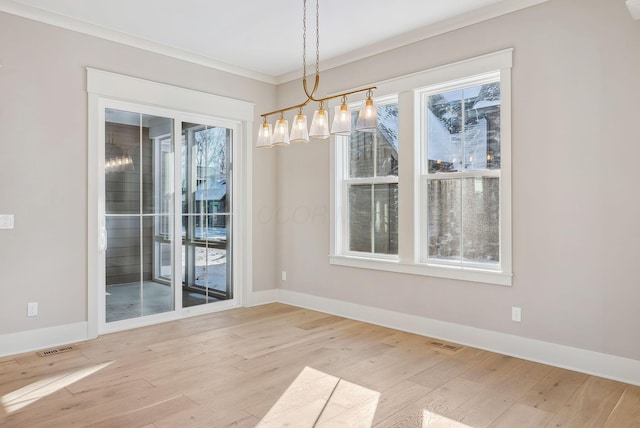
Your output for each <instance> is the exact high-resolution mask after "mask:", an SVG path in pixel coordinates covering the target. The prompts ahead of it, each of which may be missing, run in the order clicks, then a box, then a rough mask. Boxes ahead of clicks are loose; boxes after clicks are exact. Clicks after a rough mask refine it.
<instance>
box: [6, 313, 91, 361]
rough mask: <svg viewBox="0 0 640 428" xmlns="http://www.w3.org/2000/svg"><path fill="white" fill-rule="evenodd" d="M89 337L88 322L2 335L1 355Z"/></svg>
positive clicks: (64, 343)
mask: <svg viewBox="0 0 640 428" xmlns="http://www.w3.org/2000/svg"><path fill="white" fill-rule="evenodd" d="M87 339H88V331H87V322H86V321H83V322H78V323H74V324H64V325H58V326H55V327H47V328H40V329H37V330H27V331H22V332H19V333H9V334H2V335H0V357H5V356H7V355H16V354H22V353H24V352H31V351H38V350H41V349H46V348H52V347H55V346H61V345H66V344H69V343H75V342H82V341H84V340H87Z"/></svg>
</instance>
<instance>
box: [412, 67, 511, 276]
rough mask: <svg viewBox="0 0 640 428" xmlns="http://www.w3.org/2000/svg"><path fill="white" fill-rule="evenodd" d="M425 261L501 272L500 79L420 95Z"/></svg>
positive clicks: (484, 80)
mask: <svg viewBox="0 0 640 428" xmlns="http://www.w3.org/2000/svg"><path fill="white" fill-rule="evenodd" d="M421 98H422V103H421V109H420V111H421V116H422V121H423V127H422V129H423V130H424V131H423V138H422V140H423V144H424V146H423V150H422V153H424V155H425V156H424V158H423V162H422V168H423V173H422V180H421V181H422V190H421V195H420V196H421V198H422V199H423V201H424V203H423V206H424V207H425V209H424V211H423V213H422V218H421V222H422V225H423V236H422V237H423V245H422V257H421V259H422V261H424V262H426V263H432V264H441V265H452V266H468V267H477V268H482V269H499V267H500V160H501V157H500V135H501V133H500V75H499V73H496V74H495V75H490V76H483V77H482V78H480V79H476V80H475V81H472V82H469V81H468V80H467V81H464V82H462V83H459V82H453V83H452V84H450V85H448V86H447V87H438V88H437V89H435V90H429V89H427V90H425V91H422V92H421Z"/></svg>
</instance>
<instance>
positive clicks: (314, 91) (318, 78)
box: [302, 74, 320, 101]
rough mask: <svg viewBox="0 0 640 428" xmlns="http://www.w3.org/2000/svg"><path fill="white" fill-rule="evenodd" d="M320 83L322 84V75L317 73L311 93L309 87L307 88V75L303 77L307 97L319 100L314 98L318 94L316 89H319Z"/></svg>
mask: <svg viewBox="0 0 640 428" xmlns="http://www.w3.org/2000/svg"><path fill="white" fill-rule="evenodd" d="M319 85H320V75H318V74H316V79H315V83H314V84H313V90H312V91H311V93H309V89H308V88H307V77H306V76H305V77H304V78H303V79H302V87H303V88H304V93H305V95H306V96H307V98H309V100H311V101H318V100H316V99H315V98H313V96H314V95H315V94H316V91H317V90H318V86H319ZM307 101H308V100H307Z"/></svg>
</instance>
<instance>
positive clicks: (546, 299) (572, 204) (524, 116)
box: [277, 0, 640, 360]
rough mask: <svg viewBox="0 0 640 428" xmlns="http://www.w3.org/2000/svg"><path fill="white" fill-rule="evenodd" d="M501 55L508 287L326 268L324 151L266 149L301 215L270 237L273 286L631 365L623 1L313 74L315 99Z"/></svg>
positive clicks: (631, 139)
mask: <svg viewBox="0 0 640 428" xmlns="http://www.w3.org/2000/svg"><path fill="white" fill-rule="evenodd" d="M509 47H513V48H514V49H515V51H514V66H513V74H512V76H513V86H512V91H513V110H512V112H513V122H512V124H513V133H512V136H513V139H512V147H513V158H512V162H513V179H512V183H513V247H514V248H513V260H514V265H513V271H514V277H513V287H503V286H497V285H486V284H479V283H472V282H463V281H455V280H448V279H439V278H431V277H423V276H413V275H405V274H395V273H388V272H379V271H371V270H365V269H356V268H348V267H339V266H331V265H329V260H328V257H327V255H328V253H329V186H328V183H329V143H327V142H312V143H311V144H307V145H305V146H295V147H294V146H292V147H288V148H287V149H286V150H279V151H278V157H279V158H278V166H279V174H278V194H279V203H280V209H281V210H287V212H295V211H296V210H297V212H298V213H299V215H298V217H289V218H287V217H286V216H283V217H282V218H281V219H280V221H279V222H278V225H277V226H278V243H279V246H278V248H279V251H278V268H279V270H286V271H287V274H288V275H287V281H286V282H281V283H280V287H281V288H284V289H288V290H293V291H297V292H302V293H308V294H311V295H316V296H321V297H327V298H332V299H338V300H342V301H347V302H353V303H358V304H362V305H368V306H372V307H377V308H383V309H388V310H393V311H399V312H402V313H407V314H412V315H418V316H424V317H428V318H433V319H437V320H443V321H448V322H452V323H457V324H462V325H468V326H474V327H479V328H482V329H488V330H493V331H498V332H504V333H510V334H514V335H519V336H523V337H527V338H532V339H539V340H543V341H547V342H552V343H559V344H564V345H568V346H572V347H577V348H583V349H589V350H593V351H599V352H604V353H608V354H613V355H618V356H623V357H629V358H633V359H637V360H640V341H638V340H637V336H638V333H637V329H638V326H640V310H638V302H640V279H638V278H639V276H638V272H637V266H638V260H640V239H639V237H640V191H638V190H637V184H638V183H639V182H640V180H639V179H638V174H637V171H636V163H637V160H638V159H640V139H639V137H638V131H637V129H636V128H637V125H636V124H637V121H638V118H639V117H640V104H639V103H638V98H639V97H640V21H633V20H632V18H631V17H630V15H629V12H628V11H627V9H626V7H625V5H624V0H581V1H578V0H551V1H549V2H547V3H543V4H541V5H538V6H534V7H531V8H528V9H524V10H521V11H519V12H515V13H512V14H509V15H505V16H502V17H499V18H496V19H492V20H490V21H487V22H484V23H480V24H476V25H473V26H470V27H467V28H463V29H460V30H457V31H454V32H451V33H448V34H444V35H441V36H437V37H433V38H431V39H428V40H425V41H422V42H418V43H415V44H412V45H409V46H406V47H403V48H399V49H396V50H393V51H390V52H387V53H384V54H380V55H377V56H374V57H370V58H367V59H364V60H361V61H358V62H355V63H351V64H349V65H346V66H343V67H339V68H336V69H332V70H329V71H326V72H323V73H322V79H321V83H320V91H321V93H332V92H337V91H340V90H344V89H347V88H353V87H361V86H364V85H366V84H369V83H375V82H378V81H382V80H385V79H389V78H393V77H396V76H401V75H404V74H408V73H412V72H417V71H420V70H424V69H429V68H431V67H435V66H439V65H443V64H448V63H451V62H454V61H458V60H462V59H466V58H470V57H474V56H477V55H480V54H484V53H489V52H493V51H498V50H501V49H505V48H509ZM300 88H301V87H300V83H299V82H298V81H296V82H290V83H288V84H286V85H282V86H280V87H279V89H278V98H279V104H282V105H288V104H293V103H295V102H296V101H299V100H300V94H301V89H300ZM400 114H402V113H400ZM400 162H402V160H400ZM305 212H313V213H316V214H320V213H324V214H325V215H315V216H305V215H303V214H304V213H305ZM400 221H402V219H400ZM511 306H520V307H522V317H523V321H522V323H519V324H518V323H514V322H512V321H511Z"/></svg>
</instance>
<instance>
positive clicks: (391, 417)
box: [0, 303, 640, 428]
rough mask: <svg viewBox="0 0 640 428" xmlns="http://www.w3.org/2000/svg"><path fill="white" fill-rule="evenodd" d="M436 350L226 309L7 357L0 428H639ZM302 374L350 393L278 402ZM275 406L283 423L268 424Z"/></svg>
mask: <svg viewBox="0 0 640 428" xmlns="http://www.w3.org/2000/svg"><path fill="white" fill-rule="evenodd" d="M432 341H433V339H431V338H428V337H422V336H419V335H415V334H411V333H405V332H400V331H397V330H393V329H390V328H386V327H381V326H375V325H371V324H367V323H362V322H358V321H354V320H349V319H346V318H342V317H337V316H333V315H329V314H323V313H321V312H317V311H311V310H308V309H303V308H297V307H293V306H289V305H284V304H279V303H278V304H269V305H262V306H258V307H253V308H237V309H231V310H227V311H223V312H219V313H214V314H207V315H203V316H198V317H193V318H186V319H182V320H178V321H174V322H169V323H165V324H160V325H154V326H148V327H142V328H139V329H134V330H129V331H123V332H118V333H113V334H108V335H104V336H101V337H99V338H98V339H96V340H91V341H86V342H81V343H78V344H74V350H72V351H70V352H66V353H61V354H56V355H52V356H49V357H39V356H38V355H36V353H33V352H31V353H25V354H21V355H14V356H7V357H3V358H2V359H0V400H2V401H0V404H1V405H0V426H2V428H14V427H15V428H23V427H29V428H45V427H46V428H49V427H86V426H92V425H93V426H97V427H100V426H113V427H115V426H117V427H125V426H126V427H130V426H132V427H138V428H169V427H180V428H192V427H202V428H204V427H227V426H228V427H232V426H233V427H255V426H256V425H258V424H260V423H261V422H262V423H263V425H264V424H265V423H266V422H270V423H272V424H273V423H276V424H278V423H282V422H283V421H293V422H292V423H294V425H293V426H296V427H298V428H299V427H300V424H299V422H300V421H301V420H302V418H301V416H300V415H303V414H305V412H306V411H308V410H312V409H313V408H318V407H317V406H318V404H321V405H322V407H320V409H321V412H320V420H319V423H318V425H319V426H322V427H323V428H326V427H330V426H369V425H371V423H373V426H376V427H381V428H389V427H412V426H415V427H421V428H425V427H427V428H435V427H447V428H452V427H456V428H457V427H459V428H481V427H491V428H499V427H514V428H515V427H517V428H520V427H529V426H531V427H537V426H545V425H546V426H548V427H554V428H560V427H562V428H564V427H580V428H583V427H591V426H593V427H602V426H605V427H607V428H618V427H633V426H640V425H639V424H638V419H640V415H639V414H638V413H639V410H638V409H639V408H640V388H638V387H633V386H630V385H626V384H623V383H619V382H614V381H609V380H605V379H601V378H596V377H592V376H588V375H583V374H580V373H575V372H571V371H568V370H563V369H559V368H552V367H549V366H545V365H542V364H537V363H532V362H529V361H524V360H521V359H517V358H512V357H507V356H503V355H499V354H495V353H491V352H486V351H482V350H479V349H474V348H470V347H461V349H459V350H455V351H454V350H446V351H445V350H442V349H438V347H437V346H434V345H433V344H431V342H432ZM305 369H307V370H315V371H317V372H318V373H321V374H322V376H326V377H330V376H332V377H335V378H337V379H338V378H339V379H340V381H339V382H338V384H337V385H338V386H340V385H343V386H349V388H346V389H345V391H344V392H341V391H342V387H340V388H338V387H337V388H336V390H335V391H334V392H333V393H334V394H335V395H331V396H330V398H328V400H327V401H326V402H323V401H322V399H320V401H317V400H316V399H318V397H315V398H314V397H313V393H314V391H316V388H312V389H311V396H309V397H306V398H305V394H306V393H305V391H304V390H303V389H298V390H296V391H294V392H293V393H292V392H289V393H286V392H285V391H287V389H288V388H289V387H290V386H291V385H292V383H293V382H294V380H295V379H296V378H297V377H298V376H299V375H300V373H302V372H304V370H305ZM342 382H344V384H342ZM307 392H309V391H307ZM283 397H284V398H283ZM281 400H285V403H284V404H286V406H288V407H286V406H285V407H281V408H285V410H283V411H280V412H279V413H280V414H279V415H277V414H276V415H275V416H278V417H284V419H283V418H280V419H278V417H275V418H272V419H269V418H267V419H266V420H263V418H264V417H265V415H268V414H269V412H270V411H271V409H272V408H273V407H274V405H275V404H276V403H278V402H279V401H281ZM287 400H288V402H287ZM314 406H315V407H314ZM286 409H288V410H286ZM296 412H298V413H296ZM276 413H278V412H276ZM285 415H286V417H285ZM296 415H297V416H296ZM272 416H273V415H272Z"/></svg>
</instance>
